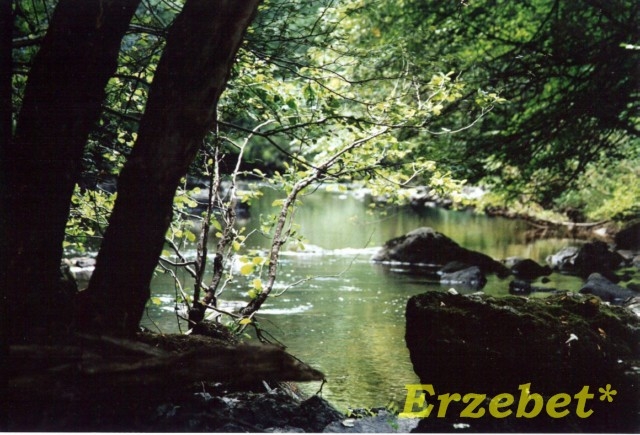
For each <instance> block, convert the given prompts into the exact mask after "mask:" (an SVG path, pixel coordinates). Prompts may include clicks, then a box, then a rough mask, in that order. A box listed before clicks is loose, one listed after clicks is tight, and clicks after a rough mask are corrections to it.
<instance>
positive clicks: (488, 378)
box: [405, 292, 640, 431]
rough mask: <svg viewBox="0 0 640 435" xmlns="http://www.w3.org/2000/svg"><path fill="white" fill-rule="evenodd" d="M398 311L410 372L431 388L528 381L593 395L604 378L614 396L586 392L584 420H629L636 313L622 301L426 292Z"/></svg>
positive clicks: (636, 355) (549, 392) (638, 387)
mask: <svg viewBox="0 0 640 435" xmlns="http://www.w3.org/2000/svg"><path fill="white" fill-rule="evenodd" d="M406 320H407V327H406V328H407V329H406V335H405V339H406V343H407V347H408V348H409V352H410V356H411V361H412V363H413V368H414V371H415V372H416V374H417V375H418V376H419V378H420V380H421V382H422V383H423V384H432V385H433V386H434V388H435V390H436V392H437V393H438V394H440V393H460V394H461V395H464V394H465V393H483V394H486V395H487V397H488V398H490V397H493V396H496V395H498V394H502V393H511V394H513V395H517V394H518V393H519V391H518V388H519V386H520V385H522V384H531V392H532V393H534V392H535V393H538V394H540V395H542V396H544V397H547V398H548V397H551V396H553V395H556V394H559V393H567V394H570V395H572V396H573V395H574V394H576V393H578V392H579V391H580V390H581V389H582V388H583V387H584V386H590V389H591V393H592V394H593V393H595V394H598V389H599V388H601V387H605V386H606V384H610V385H612V386H613V388H615V389H616V390H617V396H616V401H615V402H614V403H613V404H610V403H605V404H603V403H602V402H600V401H599V400H592V401H591V402H594V404H593V408H594V410H595V412H594V415H596V414H597V415H598V418H592V419H590V420H589V424H594V425H595V426H592V429H591V430H596V431H597V430H598V429H593V428H599V429H603V428H604V429H606V425H607V424H608V423H607V421H611V422H613V423H615V424H618V423H620V424H623V423H624V424H623V426H616V427H617V429H618V430H622V429H626V430H629V427H630V426H628V425H626V424H627V423H629V422H634V424H638V423H639V421H638V420H639V412H640V409H639V405H638V404H639V403H640V401H639V399H640V384H639V380H640V379H639V378H640V375H639V370H638V369H637V366H638V364H639V362H640V318H639V317H637V316H636V315H634V314H633V313H632V312H630V311H628V310H626V309H624V308H622V307H613V306H608V305H607V304H604V303H602V302H601V301H600V299H599V298H597V297H595V296H585V295H580V294H574V293H569V292H568V293H562V294H556V295H553V296H549V297H547V298H524V297H518V296H508V297H501V298H494V297H490V296H487V295H478V294H474V295H467V296H463V295H456V294H450V293H444V292H427V293H423V294H420V295H416V296H414V297H412V298H411V299H410V300H409V302H408V303H407V310H406ZM590 406H591V404H590ZM619 419H621V420H620V421H618V420H619ZM552 420H553V419H552ZM578 420H579V419H578ZM578 424H579V425H581V424H582V423H581V422H580V421H578ZM629 424H631V423H629ZM598 425H601V426H598ZM634 427H635V428H637V427H638V426H634ZM560 428H561V426H558V429H557V430H560ZM521 429H522V428H521Z"/></svg>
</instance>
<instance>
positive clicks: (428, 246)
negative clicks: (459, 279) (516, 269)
mask: <svg viewBox="0 0 640 435" xmlns="http://www.w3.org/2000/svg"><path fill="white" fill-rule="evenodd" d="M372 261H375V262H400V263H409V264H420V265H438V266H444V265H446V264H447V263H450V262H453V261H457V262H461V263H465V264H467V265H468V266H478V267H479V268H480V269H482V270H483V271H484V272H486V273H495V274H497V275H498V276H506V275H508V274H509V269H507V268H506V267H505V266H504V265H503V264H501V263H500V262H498V261H495V260H494V259H492V258H491V257H489V256H488V255H485V254H482V253H480V252H476V251H471V250H469V249H466V248H463V247H461V246H460V245H458V244H457V243H456V242H454V241H453V240H451V239H450V238H448V237H447V236H445V235H444V234H442V233H439V232H437V231H435V230H434V229H433V228H428V227H422V228H418V229H416V230H413V231H411V232H409V233H407V234H405V235H403V236H400V237H397V238H395V239H391V240H389V241H388V242H386V243H385V244H384V246H383V247H382V248H381V249H380V250H379V251H378V252H377V253H376V254H375V255H374V256H373V258H372Z"/></svg>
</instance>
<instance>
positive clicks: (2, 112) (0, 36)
mask: <svg viewBox="0 0 640 435" xmlns="http://www.w3.org/2000/svg"><path fill="white" fill-rule="evenodd" d="M12 30H13V16H12V10H11V0H0V241H4V240H6V239H7V225H6V219H7V213H6V211H7V203H6V199H7V196H6V194H7V191H6V181H5V176H6V173H7V168H6V166H5V162H6V160H5V152H6V151H7V149H8V148H9V144H10V143H11V136H12V134H11V64H12V62H11V42H12V33H13V32H12ZM4 246H5V244H4V242H0V361H8V360H9V347H8V340H7V338H8V337H7V333H8V330H9V322H8V319H9V317H8V315H7V293H8V290H7V285H6V284H7V283H6V273H7V270H6V268H5V267H4V266H2V265H4V264H7V256H6V252H5V249H4ZM7 375H8V373H7V364H0V396H1V397H2V399H0V430H2V431H4V430H6V418H7V416H6V409H7V407H6V406H5V404H4V403H3V402H4V400H6V399H5V398H6V396H7V395H6V391H5V390H6V387H7Z"/></svg>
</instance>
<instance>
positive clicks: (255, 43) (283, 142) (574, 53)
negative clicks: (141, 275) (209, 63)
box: [12, 0, 640, 325]
mask: <svg viewBox="0 0 640 435" xmlns="http://www.w3.org/2000/svg"><path fill="white" fill-rule="evenodd" d="M56 3H57V2H56V1H53V0H44V1H38V2H36V1H27V0H18V1H15V2H14V21H15V23H14V38H13V81H12V84H13V108H14V114H15V116H14V118H17V114H18V113H19V111H20V108H21V102H22V98H23V94H24V89H25V86H26V83H27V78H28V76H29V71H30V66H31V63H32V61H33V57H34V55H35V53H36V52H37V50H38V47H39V44H40V42H41V41H42V39H43V36H44V34H45V33H46V31H47V28H48V23H49V21H50V19H51V17H52V13H53V11H54V9H55V6H56ZM183 3H184V2H182V1H179V0H175V1H174V0H144V1H141V2H140V6H139V8H138V10H137V12H136V14H135V17H134V19H133V21H132V22H131V24H130V26H129V30H128V32H127V34H126V35H125V37H124V39H123V41H122V45H121V49H120V54H119V62H118V69H117V72H116V73H115V74H114V75H113V77H111V80H110V81H109V83H108V84H107V87H106V99H105V101H104V103H103V110H102V114H101V117H100V120H99V122H98V124H97V125H96V127H95V128H94V130H93V131H92V133H91V136H90V138H89V142H88V144H87V146H86V147H85V149H84V150H85V154H84V162H83V163H84V167H83V176H82V179H81V181H80V182H79V183H78V186H77V188H76V190H75V192H74V196H73V199H72V207H71V213H70V219H69V224H68V231H67V239H66V241H65V247H66V248H67V249H69V250H72V249H73V250H83V249H86V248H87V247H90V248H92V249H96V248H97V247H98V246H99V243H100V240H101V239H102V236H103V233H104V231H105V229H106V227H107V225H108V222H109V216H110V214H111V211H112V209H113V204H114V201H115V200H116V196H117V193H116V191H117V189H116V185H117V176H118V175H119V174H120V173H121V170H122V168H123V166H124V164H125V162H126V161H127V158H128V157H129V156H130V154H131V152H132V149H133V147H134V145H135V143H136V141H137V136H138V126H139V123H140V120H141V119H142V117H143V116H144V114H145V109H146V108H147V98H148V94H149V90H150V89H151V87H152V86H153V80H154V76H155V72H156V67H157V65H158V62H159V60H160V57H161V55H162V53H163V50H164V48H165V44H166V38H167V35H168V33H169V32H170V29H171V25H172V23H173V22H174V20H175V18H176V17H177V16H178V14H179V13H180V11H181V10H182V6H183ZM639 8H640V5H638V4H637V2H633V1H630V0H615V1H611V2H601V1H597V0H579V1H575V2H566V1H559V0H526V1H521V2H508V1H503V0H478V1H466V2H465V1H450V2H438V1H431V0H395V1H392V0H378V1H375V2H373V1H369V0H354V1H350V2H336V1H334V0H320V1H315V2H305V1H302V0H265V1H264V2H262V4H261V7H260V10H259V13H258V16H257V17H256V19H255V21H254V22H253V25H252V26H251V28H250V29H249V31H248V34H247V37H246V40H245V42H244V44H243V45H242V47H241V49H240V52H239V53H238V57H237V60H236V62H235V66H234V69H233V71H232V74H231V77H230V80H229V82H228V84H227V88H226V91H225V93H224V94H223V96H222V98H221V100H220V102H219V104H218V107H217V120H218V122H217V125H215V126H212V128H211V131H210V132H209V134H208V135H207V137H206V139H205V140H204V141H203V144H202V147H201V150H200V152H199V154H198V156H197V157H196V159H195V161H194V163H193V165H192V166H191V168H190V170H189V176H188V177H186V178H185V179H184V180H183V182H182V184H181V186H180V188H179V189H178V192H177V195H176V197H175V201H174V211H175V213H174V218H175V219H174V222H173V225H172V226H171V228H170V229H169V231H168V233H167V236H166V238H167V241H166V247H167V249H166V250H165V251H164V252H163V259H162V260H161V262H160V266H161V268H162V270H164V271H165V272H168V273H172V271H173V270H175V268H176V267H178V265H180V266H181V267H184V266H186V267H187V269H188V270H189V271H190V274H191V276H192V278H193V280H194V281H195V284H194V285H195V296H194V297H189V296H187V295H185V296H184V298H185V300H189V299H192V300H195V301H198V299H199V297H200V293H201V291H202V292H204V293H205V294H208V296H205V299H206V300H214V298H215V296H216V295H218V294H219V293H220V292H221V288H223V287H224V282H225V279H228V278H225V276H223V270H222V268H221V267H217V266H216V265H214V271H213V275H214V278H213V281H212V283H211V284H210V285H207V284H205V283H204V281H203V277H204V271H205V268H206V262H207V248H206V246H204V245H206V243H203V240H207V239H208V238H209V231H212V235H214V236H215V239H216V240H217V242H218V243H217V248H216V249H217V252H216V255H220V256H221V258H222V257H223V258H225V259H229V260H230V259H232V258H233V257H234V256H235V255H236V254H238V253H242V254H245V255H242V256H240V257H239V260H238V261H240V263H241V267H240V273H241V274H243V275H247V276H250V277H252V278H253V280H252V285H251V289H250V291H249V296H250V299H251V300H252V301H260V298H261V297H266V295H268V293H269V292H270V290H271V288H272V286H273V280H274V279H275V266H276V264H277V259H278V258H277V257H278V250H279V248H280V247H281V246H282V244H283V243H284V242H285V241H287V240H289V239H291V238H295V229H294V227H293V224H292V223H291V221H290V220H289V218H290V216H291V214H292V212H293V211H294V210H295V207H296V206H297V204H298V202H297V199H298V196H299V195H300V194H301V193H302V192H304V191H305V190H308V189H310V188H312V187H313V186H317V185H318V184H322V183H336V184H341V183H355V184H359V185H363V186H366V187H368V188H370V189H371V190H372V192H373V193H374V194H377V195H380V196H384V197H385V198H387V199H388V200H389V201H398V202H402V200H403V199H404V198H403V194H404V193H405V192H406V190H404V189H402V188H408V187H413V186H429V187H430V188H431V189H432V190H434V191H435V192H437V193H440V194H445V195H452V196H454V197H455V193H456V192H457V191H458V190H459V189H460V187H461V186H462V185H463V184H464V183H465V182H469V183H473V184H478V185H482V186H484V187H486V188H487V189H488V190H489V191H490V194H488V195H486V196H485V198H484V204H488V203H491V204H496V203H499V204H500V205H507V206H509V205H511V206H516V205H519V206H520V207H522V206H523V205H524V207H525V208H528V209H529V210H534V209H536V207H540V206H542V207H546V208H551V207H555V208H556V209H559V210H566V209H568V208H572V209H579V210H582V211H583V212H584V213H585V214H586V217H587V218H589V219H610V218H614V219H620V220H624V219H629V218H633V217H636V216H637V215H638V213H639V212H640V210H639V209H638V204H639V203H640V191H639V190H638V188H636V187H635V186H636V185H637V183H635V182H634V180H636V179H637V177H638V175H640V173H639V172H638V171H639V168H640V160H639V159H640V157H638V156H639V155H640V152H639V151H640V142H639V141H638V124H637V121H638V112H637V108H638V104H637V103H638V101H637V100H638V82H637V74H636V73H637V65H638V60H639V59H638V53H639V48H640V46H639V45H638V44H639V41H638V32H637V29H638V26H637V18H638V11H639ZM175 104H180V102H179V101H176V102H175ZM242 176H244V177H251V178H252V179H259V180H262V181H264V182H266V183H270V184H273V185H278V186H279V188H281V189H282V190H283V192H284V193H285V194H286V195H287V197H286V199H283V200H282V201H281V202H278V203H274V214H273V215H272V216H269V217H265V222H264V225H263V227H262V231H263V232H264V233H265V234H268V235H269V237H271V238H272V239H273V241H274V242H273V248H272V251H271V253H270V254H269V255H264V253H246V252H240V251H243V246H244V245H243V243H244V241H245V239H246V237H247V235H246V234H243V233H242V229H241V228H237V226H236V225H235V224H236V221H235V215H234V211H233V210H234V208H235V207H236V203H237V202H239V201H250V200H251V199H252V197H253V196H255V195H259V192H240V191H239V190H238V186H237V180H238V178H239V177H242ZM214 186H215V188H214ZM207 191H208V194H207ZM202 206H205V207H204V208H205V211H204V212H203V211H202ZM214 211H215V213H214ZM194 219H196V220H198V221H199V222H200V223H201V224H202V230H200V229H197V226H193V224H192V223H193V220H194ZM199 231H200V232H199ZM198 232H199V233H198ZM198 242H200V243H199V251H198V258H196V259H195V260H193V261H192V260H190V259H185V258H184V257H183V255H182V253H181V247H182V246H184V244H189V243H191V244H194V243H198ZM225 265H226V267H227V272H225V273H230V272H229V271H230V270H231V263H225ZM191 266H193V268H191ZM267 268H268V269H269V270H267ZM272 268H274V269H272ZM263 278H264V280H263ZM219 286H221V287H219ZM207 292H208V293H207ZM207 298H209V299H207ZM259 304H260V302H257V303H256V304H255V306H250V307H247V310H246V311H245V312H244V315H250V314H251V313H252V312H253V311H255V309H257V308H259ZM244 325H246V322H245V323H244Z"/></svg>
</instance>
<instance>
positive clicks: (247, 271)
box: [240, 263, 253, 276]
mask: <svg viewBox="0 0 640 435" xmlns="http://www.w3.org/2000/svg"><path fill="white" fill-rule="evenodd" d="M252 272H253V264H251V263H247V264H245V265H244V266H242V267H241V268H240V273H241V274H242V275H245V276H246V275H249V274H251V273H252Z"/></svg>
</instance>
